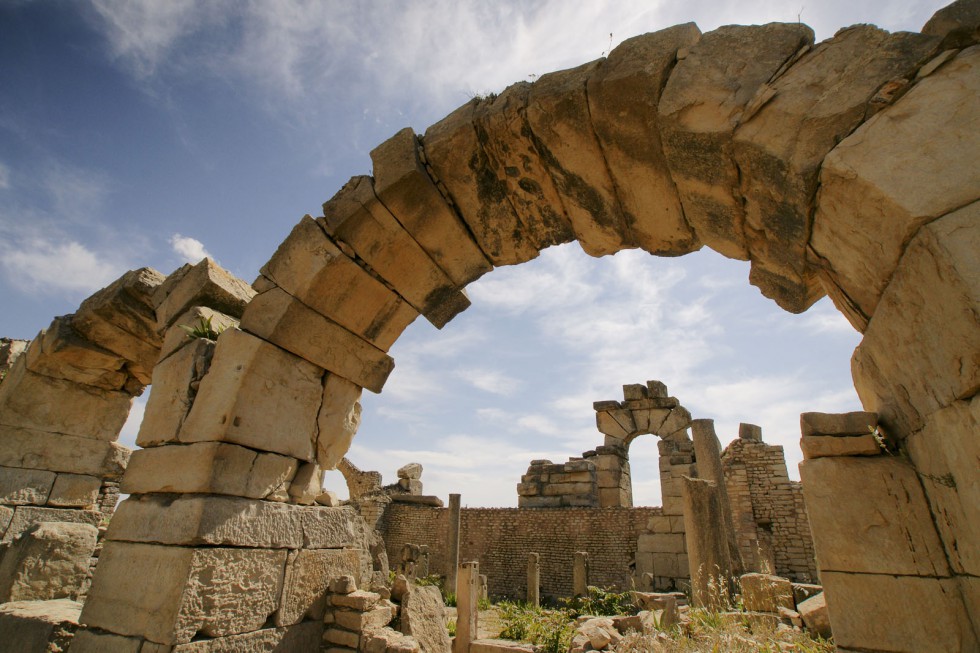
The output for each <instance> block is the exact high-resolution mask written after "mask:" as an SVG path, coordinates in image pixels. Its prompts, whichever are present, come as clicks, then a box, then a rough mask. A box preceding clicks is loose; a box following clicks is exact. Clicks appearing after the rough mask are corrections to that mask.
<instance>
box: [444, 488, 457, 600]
mask: <svg viewBox="0 0 980 653" xmlns="http://www.w3.org/2000/svg"><path fill="white" fill-rule="evenodd" d="M459 505H460V495H458V494H450V495H449V526H448V529H449V533H448V538H447V539H448V541H447V544H446V546H447V551H446V565H447V567H448V569H447V570H446V587H456V570H457V568H458V567H459V515H460V507H459Z"/></svg>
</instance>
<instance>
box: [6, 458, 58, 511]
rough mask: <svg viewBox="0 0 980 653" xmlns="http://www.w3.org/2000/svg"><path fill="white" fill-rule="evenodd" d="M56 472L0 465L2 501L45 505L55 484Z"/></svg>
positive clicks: (12, 504)
mask: <svg viewBox="0 0 980 653" xmlns="http://www.w3.org/2000/svg"><path fill="white" fill-rule="evenodd" d="M54 479H55V474H54V472H49V471H45V470H43V469H19V468H17V467H0V503H3V504H5V505H8V506H17V505H31V504H33V505H36V506H43V505H44V504H45V503H46V502H47V500H48V495H49V494H50V493H51V487H52V486H53V485H54Z"/></svg>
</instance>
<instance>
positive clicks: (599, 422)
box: [595, 408, 636, 440]
mask: <svg viewBox="0 0 980 653" xmlns="http://www.w3.org/2000/svg"><path fill="white" fill-rule="evenodd" d="M595 421H596V428H598V429H599V432H600V433H604V434H606V435H611V436H613V437H615V438H620V439H622V440H625V439H626V438H628V437H629V436H630V435H633V434H634V433H635V432H636V424H634V422H633V415H632V413H631V412H630V411H628V410H623V409H621V408H620V409H613V410H604V411H600V412H598V413H596V414H595Z"/></svg>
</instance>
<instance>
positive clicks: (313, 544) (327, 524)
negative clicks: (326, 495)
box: [300, 506, 364, 549]
mask: <svg viewBox="0 0 980 653" xmlns="http://www.w3.org/2000/svg"><path fill="white" fill-rule="evenodd" d="M300 510H301V513H300V521H301V523H302V525H303V548H306V549H338V548H342V547H356V546H359V545H360V544H362V539H363V537H364V534H363V525H364V520H363V519H362V518H361V516H360V515H359V514H358V513H357V511H356V510H355V509H354V508H353V507H351V506H341V507H339V508H324V507H320V506H315V507H312V506H311V507H308V508H306V507H304V508H301V509H300Z"/></svg>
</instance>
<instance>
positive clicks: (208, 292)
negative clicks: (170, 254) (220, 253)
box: [153, 258, 255, 332]
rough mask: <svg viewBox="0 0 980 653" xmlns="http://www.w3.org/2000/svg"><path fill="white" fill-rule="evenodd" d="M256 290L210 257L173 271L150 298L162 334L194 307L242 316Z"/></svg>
mask: <svg viewBox="0 0 980 653" xmlns="http://www.w3.org/2000/svg"><path fill="white" fill-rule="evenodd" d="M254 296H255V291H254V290H252V287H251V286H249V285H248V284H247V283H245V282H244V281H242V280H241V279H239V278H238V277H236V276H235V275H233V274H231V273H230V272H228V271H227V270H225V269H224V268H222V267H221V266H220V265H218V264H217V263H215V262H214V261H212V260H211V259H209V258H205V259H203V260H201V261H200V262H199V263H197V264H195V265H190V266H184V267H182V268H180V269H179V270H177V271H176V272H174V273H173V274H172V275H170V277H168V278H167V281H166V282H165V283H164V284H162V285H161V286H160V288H158V289H157V291H156V292H155V293H154V295H153V299H154V301H155V302H156V307H157V310H156V315H157V325H158V329H159V330H160V331H161V332H162V331H165V330H166V329H167V327H169V326H170V325H171V324H173V323H174V321H176V320H177V318H179V317H180V316H181V315H183V314H184V313H185V312H186V311H187V310H188V309H190V308H191V307H193V306H207V307H208V308H212V309H214V310H217V311H220V312H221V313H224V314H225V315H230V316H232V317H241V316H242V312H243V311H244V310H245V306H246V305H248V302H249V300H251V299H252V297H254Z"/></svg>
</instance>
